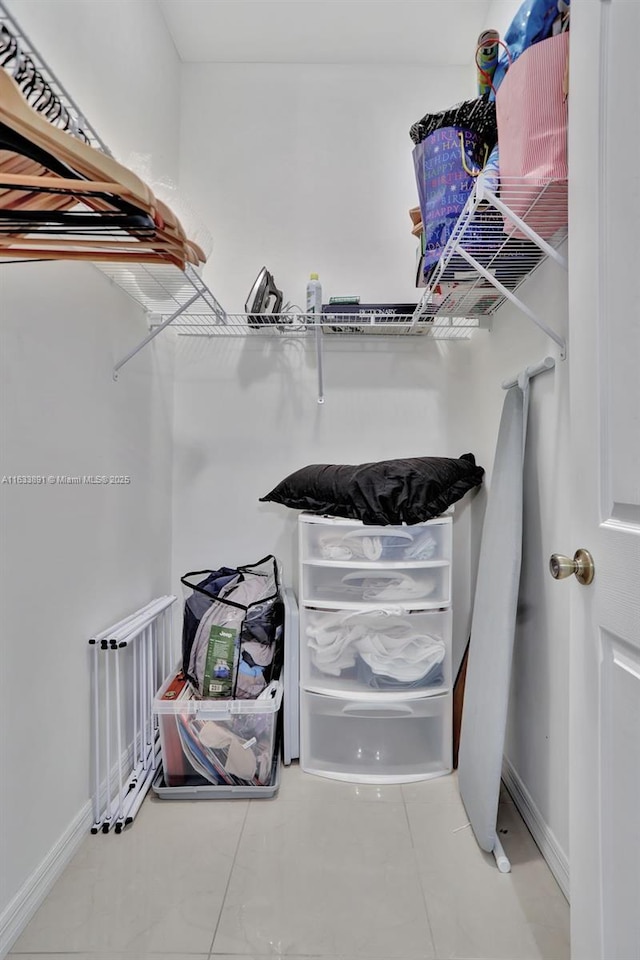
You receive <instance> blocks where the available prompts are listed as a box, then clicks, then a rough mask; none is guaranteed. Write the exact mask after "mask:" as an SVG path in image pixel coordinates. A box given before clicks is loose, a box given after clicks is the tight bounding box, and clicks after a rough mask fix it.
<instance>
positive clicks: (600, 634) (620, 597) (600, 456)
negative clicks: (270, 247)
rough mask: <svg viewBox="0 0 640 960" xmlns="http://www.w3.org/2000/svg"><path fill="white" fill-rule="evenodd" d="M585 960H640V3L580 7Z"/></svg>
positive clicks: (577, 706)
mask: <svg viewBox="0 0 640 960" xmlns="http://www.w3.org/2000/svg"><path fill="white" fill-rule="evenodd" d="M569 109H570V130H569V155H570V238H569V358H570V360H569V362H570V364H571V366H570V380H571V422H572V444H573V454H574V464H573V466H574V471H573V491H572V496H573V499H574V503H575V524H574V539H573V543H571V544H568V545H565V546H564V547H563V546H562V545H561V544H558V545H557V549H558V551H559V552H562V553H569V551H571V553H572V554H573V551H574V550H575V549H576V548H578V547H584V548H586V549H587V550H589V551H590V552H591V553H592V554H593V558H594V561H595V570H596V573H595V579H594V582H593V584H592V585H591V586H581V585H580V584H579V583H578V582H577V581H576V580H575V579H574V578H573V577H571V578H570V579H569V580H565V581H564V583H563V584H558V589H567V590H569V591H570V596H571V660H570V663H571V666H570V670H571V675H570V717H571V720H570V724H571V726H570V758H571V759H570V764H571V769H570V791H571V794H570V824H571V832H570V854H569V856H570V864H571V914H572V920H571V936H572V957H573V958H574V960H640V0H577V2H575V3H572V5H571V76H570V94H569Z"/></svg>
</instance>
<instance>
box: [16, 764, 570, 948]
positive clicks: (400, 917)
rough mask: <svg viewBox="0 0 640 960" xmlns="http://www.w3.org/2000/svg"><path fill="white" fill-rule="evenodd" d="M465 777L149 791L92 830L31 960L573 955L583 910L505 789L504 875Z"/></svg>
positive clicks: (27, 939)
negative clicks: (128, 817) (204, 794)
mask: <svg viewBox="0 0 640 960" xmlns="http://www.w3.org/2000/svg"><path fill="white" fill-rule="evenodd" d="M466 824H467V818H466V814H465V812H464V808H463V807H462V804H461V802H460V799H459V796H458V790H457V782H456V778H455V775H454V776H451V777H444V778H441V779H438V780H431V781H427V782H423V783H418V784H411V785H403V786H399V785H391V786H369V785H366V786H357V785H354V784H346V783H339V782H336V781H331V780H324V779H321V778H319V777H312V776H308V775H306V774H304V773H302V772H301V771H300V769H299V767H298V766H297V764H294V765H292V766H291V767H290V768H284V769H283V770H282V775H281V787H280V792H279V794H278V795H277V797H275V798H274V799H272V800H251V801H245V800H235V801H193V802H191V801H168V800H159V799H157V798H156V797H155V796H154V795H151V796H150V797H149V798H148V799H147V800H145V803H144V804H143V807H142V810H141V811H140V813H139V815H138V818H137V819H136V821H135V823H134V824H133V826H132V827H131V828H129V829H128V830H127V831H126V832H125V833H124V834H122V835H121V836H115V835H108V836H104V835H102V834H100V835H98V836H96V837H91V836H87V838H86V840H85V841H84V842H83V844H82V846H81V848H80V850H79V852H78V853H77V855H76V856H75V858H74V860H73V861H72V863H71V864H70V865H69V866H68V867H67V869H66V871H65V872H64V874H63V875H62V877H61V878H60V879H59V881H58V882H57V884H56V885H55V887H54V889H53V890H52V892H51V893H50V895H49V896H48V897H47V899H46V901H45V902H44V903H43V904H42V906H41V907H40V909H39V910H38V912H37V913H36V915H35V916H34V918H33V919H32V921H31V923H30V924H29V926H28V927H27V929H26V930H25V931H24V933H23V934H22V936H21V937H20V938H19V940H17V941H16V943H15V944H14V946H13V951H12V953H11V955H10V956H11V957H20V958H21V960H54V958H55V960H65V958H66V960H107V958H108V960H125V958H126V960H134V958H135V960H195V958H198V960H207V958H214V960H253V958H263V957H287V958H288V960H302V958H304V960H311V958H314V960H315V958H332V960H335V958H340V960H356V958H364V957H367V958H371V960H430V958H438V960H445V958H447V960H452V958H457V960H462V958H465V960H471V958H473V960H542V958H544V960H568V958H569V932H568V928H569V908H568V906H567V903H566V901H565V899H564V897H563V896H562V893H561V892H560V890H559V888H558V886H557V884H556V882H555V880H554V879H553V877H552V875H551V873H550V872H549V870H548V868H547V866H546V864H545V862H544V860H543V859H542V857H541V856H540V854H539V852H538V849H537V847H536V846H535V844H534V842H533V840H532V839H531V837H530V835H529V833H528V831H527V829H526V827H525V826H524V823H523V822H522V820H521V819H520V817H519V815H518V812H517V810H516V809H515V807H514V806H513V804H512V803H511V802H510V799H509V796H508V794H507V793H506V792H505V791H504V790H503V795H502V802H501V804H500V818H499V827H500V829H501V831H502V840H503V845H504V847H505V851H506V852H507V854H508V855H509V857H510V858H511V861H512V864H513V869H512V872H511V873H510V874H500V873H499V872H498V870H497V869H496V866H495V861H494V860H493V857H491V856H488V855H486V854H483V853H482V852H481V851H480V850H479V848H478V846H477V844H476V842H475V840H474V838H473V834H472V832H471V829H470V827H469V826H465V825H466Z"/></svg>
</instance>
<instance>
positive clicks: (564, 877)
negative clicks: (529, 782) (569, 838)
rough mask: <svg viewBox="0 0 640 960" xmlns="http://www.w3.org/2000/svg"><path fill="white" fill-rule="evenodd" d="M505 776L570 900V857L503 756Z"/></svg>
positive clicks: (539, 845) (506, 782)
mask: <svg viewBox="0 0 640 960" xmlns="http://www.w3.org/2000/svg"><path fill="white" fill-rule="evenodd" d="M502 779H503V780H504V784H505V786H506V788H507V790H508V791H509V793H510V794H511V796H512V798H513V802H514V804H515V805H516V807H517V808H518V811H519V813H520V816H521V817H522V819H523V820H524V822H525V823H526V825H527V827H528V828H529V832H530V833H531V836H532V837H533V839H534V840H535V842H536V844H537V845H538V847H539V849H540V853H541V854H542V856H543V857H544V859H545V860H546V861H547V864H548V866H549V869H550V870H551V873H552V874H553V875H554V877H555V878H556V880H557V882H558V886H559V887H560V889H561V890H562V892H563V894H564V895H565V897H566V898H567V900H569V859H568V857H567V855H566V853H565V852H564V850H563V849H562V847H561V846H560V844H559V843H558V841H557V840H556V837H555V834H554V833H553V831H552V830H550V829H549V827H548V825H547V824H546V823H545V820H544V818H543V816H542V814H541V813H540V811H539V810H538V808H537V806H536V804H535V803H534V801H533V798H532V796H531V794H530V793H529V791H528V790H527V788H526V787H525V785H524V783H523V781H522V780H521V778H520V776H519V774H518V772H517V771H516V769H515V768H514V767H513V765H512V764H511V762H510V761H509V760H508V759H507V757H504V758H503V761H502Z"/></svg>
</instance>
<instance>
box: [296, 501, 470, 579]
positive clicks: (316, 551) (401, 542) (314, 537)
mask: <svg viewBox="0 0 640 960" xmlns="http://www.w3.org/2000/svg"><path fill="white" fill-rule="evenodd" d="M300 520H301V523H300V560H301V561H302V562H303V563H304V562H307V563H323V562H334V563H341V564H345V565H347V566H348V565H350V564H351V565H353V566H354V567H358V568H362V567H364V566H366V565H367V564H374V565H375V566H389V565H398V566H399V567H402V566H404V565H405V564H406V565H408V566H410V567H415V565H416V563H419V562H424V561H441V562H442V561H444V562H446V563H450V562H451V517H450V516H444V517H438V518H437V519H435V520H429V521H427V522H426V523H418V524H415V525H411V526H380V527H372V526H367V525H365V524H363V523H360V522H359V521H358V520H343V519H341V518H338V517H331V518H329V517H316V516H313V515H311V514H302V516H301V517H300Z"/></svg>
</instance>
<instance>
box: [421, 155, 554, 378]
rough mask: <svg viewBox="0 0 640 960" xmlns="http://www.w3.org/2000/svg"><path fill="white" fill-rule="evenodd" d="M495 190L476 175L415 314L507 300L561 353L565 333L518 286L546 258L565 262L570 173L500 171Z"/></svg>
mask: <svg viewBox="0 0 640 960" xmlns="http://www.w3.org/2000/svg"><path fill="white" fill-rule="evenodd" d="M500 194H501V195H500V196H497V194H496V192H495V191H494V190H492V189H490V188H489V187H488V186H487V184H486V182H485V178H484V176H483V175H482V174H481V175H480V176H479V177H478V179H477V181H476V183H475V185H474V187H473V190H472V191H471V194H470V196H469V199H468V200H467V203H466V205H465V207H464V209H463V211H462V213H461V214H460V217H459V218H458V220H457V222H456V224H455V227H454V228H453V231H452V233H451V236H450V237H449V240H448V241H447V244H446V246H445V248H444V250H443V252H442V254H441V256H440V259H439V261H438V263H437V265H436V267H435V269H434V270H433V273H432V274H431V276H430V278H429V281H428V285H427V287H426V289H425V292H424V294H423V296H422V299H421V301H420V303H419V304H418V306H417V307H416V310H415V313H414V315H413V320H414V322H415V323H419V322H420V321H424V320H425V319H427V318H435V317H440V316H445V315H448V316H450V317H457V316H466V317H476V318H480V317H483V316H485V317H486V316H492V315H493V314H494V313H495V312H496V311H497V309H498V308H499V307H500V306H502V305H503V304H504V302H505V301H506V300H508V301H509V302H511V303H513V304H514V306H516V307H517V308H518V309H519V310H520V311H521V312H522V313H523V314H524V315H525V316H526V317H528V318H529V320H531V321H532V322H533V323H534V324H536V326H537V327H539V328H540V329H541V330H542V331H543V332H544V333H545V334H546V335H547V336H548V337H550V338H551V340H553V341H554V343H556V344H557V346H558V347H559V352H560V358H561V359H562V360H564V359H565V357H566V342H565V339H564V337H562V336H561V335H560V334H558V333H557V332H556V331H555V330H553V329H552V328H551V327H550V326H549V325H548V324H547V323H546V322H545V321H544V320H543V319H542V318H541V317H540V316H538V314H536V313H535V311H533V310H532V309H531V308H530V307H529V306H528V305H527V304H526V303H525V302H524V301H523V300H522V299H521V298H520V297H519V296H518V295H517V294H516V290H517V288H518V287H519V286H520V285H521V284H522V283H523V282H524V281H525V280H526V279H527V278H528V277H530V276H531V275H532V273H533V272H534V271H535V270H536V269H537V268H538V266H540V264H541V263H542V262H543V261H544V260H545V259H547V258H549V259H552V260H553V261H554V262H555V263H557V264H558V266H560V267H562V268H563V269H564V270H567V268H568V264H567V259H566V257H565V256H563V254H562V253H560V252H559V250H558V247H559V246H561V244H562V243H563V242H564V241H565V240H566V238H567V232H568V226H567V223H568V218H567V181H566V180H539V181H534V182H533V183H532V182H531V181H528V180H520V179H504V180H501V183H500ZM505 198H506V199H505ZM507 201H508V202H507Z"/></svg>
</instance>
